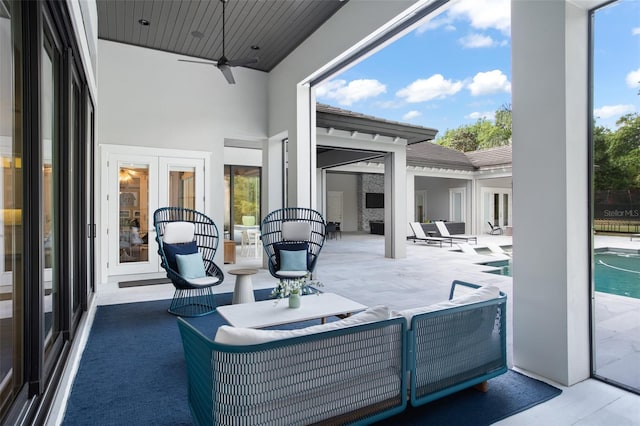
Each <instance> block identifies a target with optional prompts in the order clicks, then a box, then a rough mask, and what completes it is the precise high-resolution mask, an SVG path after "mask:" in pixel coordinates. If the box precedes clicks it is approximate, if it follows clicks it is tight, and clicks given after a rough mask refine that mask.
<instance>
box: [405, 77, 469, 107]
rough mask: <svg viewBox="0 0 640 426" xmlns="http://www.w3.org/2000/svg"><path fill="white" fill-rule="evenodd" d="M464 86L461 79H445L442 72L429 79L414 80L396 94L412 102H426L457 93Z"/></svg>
mask: <svg viewBox="0 0 640 426" xmlns="http://www.w3.org/2000/svg"><path fill="white" fill-rule="evenodd" d="M463 86H464V85H463V83H462V82H461V81H452V80H445V79H444V77H443V76H442V74H434V75H432V76H431V77H429V78H427V79H420V80H416V81H414V82H413V83H411V84H410V85H408V86H407V87H405V88H403V89H400V90H398V92H397V93H396V95H397V96H399V97H401V98H405V100H406V101H407V102H411V103H415V102H426V101H430V100H431V99H443V98H445V97H447V96H451V95H455V94H456V93H458V92H459V91H460V90H462V88H463Z"/></svg>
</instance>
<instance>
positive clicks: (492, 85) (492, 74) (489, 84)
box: [468, 70, 511, 96]
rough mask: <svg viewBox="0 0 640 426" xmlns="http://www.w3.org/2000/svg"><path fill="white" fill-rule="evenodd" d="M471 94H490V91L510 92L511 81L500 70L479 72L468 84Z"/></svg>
mask: <svg viewBox="0 0 640 426" xmlns="http://www.w3.org/2000/svg"><path fill="white" fill-rule="evenodd" d="M468 89H469V91H471V95H473V96H480V95H490V94H492V93H498V92H507V93H511V82H510V81H509V79H508V78H507V76H506V75H504V74H503V73H502V71H500V70H493V71H487V72H479V73H478V74H476V75H475V76H474V77H473V81H472V82H471V83H469V86H468Z"/></svg>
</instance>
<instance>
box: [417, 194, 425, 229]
mask: <svg viewBox="0 0 640 426" xmlns="http://www.w3.org/2000/svg"><path fill="white" fill-rule="evenodd" d="M415 200H416V211H415V220H416V221H417V222H421V223H424V222H426V220H427V191H424V190H420V191H416V198H415Z"/></svg>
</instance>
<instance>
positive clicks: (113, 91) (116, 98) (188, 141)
mask: <svg viewBox="0 0 640 426" xmlns="http://www.w3.org/2000/svg"><path fill="white" fill-rule="evenodd" d="M98 54H99V58H100V60H99V61H98V90H99V92H100V98H99V100H98V108H97V114H98V116H97V117H98V120H97V123H98V126H97V141H98V143H99V144H113V145H127V146H146V147H154V148H173V149H182V150H194V151H203V152H211V153H213V155H211V170H210V172H211V173H210V175H209V176H210V182H206V183H205V187H206V188H208V190H209V193H208V194H207V195H208V196H207V199H208V200H209V201H208V204H209V205H208V206H207V207H206V208H205V211H207V212H209V213H210V215H211V217H212V219H213V220H214V221H215V222H216V223H219V224H221V223H224V203H223V202H221V200H224V163H225V156H224V154H225V150H224V141H225V139H233V140H241V141H242V140H246V141H251V142H255V141H261V140H266V134H267V115H268V113H267V75H266V74H265V73H263V72H260V71H253V70H249V69H245V68H234V70H233V72H234V76H235V78H236V84H235V85H229V84H227V83H226V80H225V79H224V77H223V76H222V73H220V71H219V70H218V69H216V68H215V67H213V66H209V65H199V64H191V63H186V62H179V61H178V60H177V59H178V58H181V56H179V55H175V54H171V53H166V52H160V51H156V50H151V49H144V48H140V47H136V46H129V45H125V44H120V43H114V42H110V41H104V40H100V41H99V42H98ZM256 161H259V160H256ZM99 199H100V200H103V199H104V197H102V194H101V195H100V197H99ZM99 208H100V206H99ZM103 260H104V259H103Z"/></svg>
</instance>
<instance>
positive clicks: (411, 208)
mask: <svg viewBox="0 0 640 426" xmlns="http://www.w3.org/2000/svg"><path fill="white" fill-rule="evenodd" d="M406 188H407V191H406V192H407V212H406V213H407V215H406V220H405V224H404V225H405V226H404V230H405V235H413V231H411V227H409V222H414V220H415V217H414V215H415V214H416V213H415V212H416V175H415V173H414V172H407V186H406Z"/></svg>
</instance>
